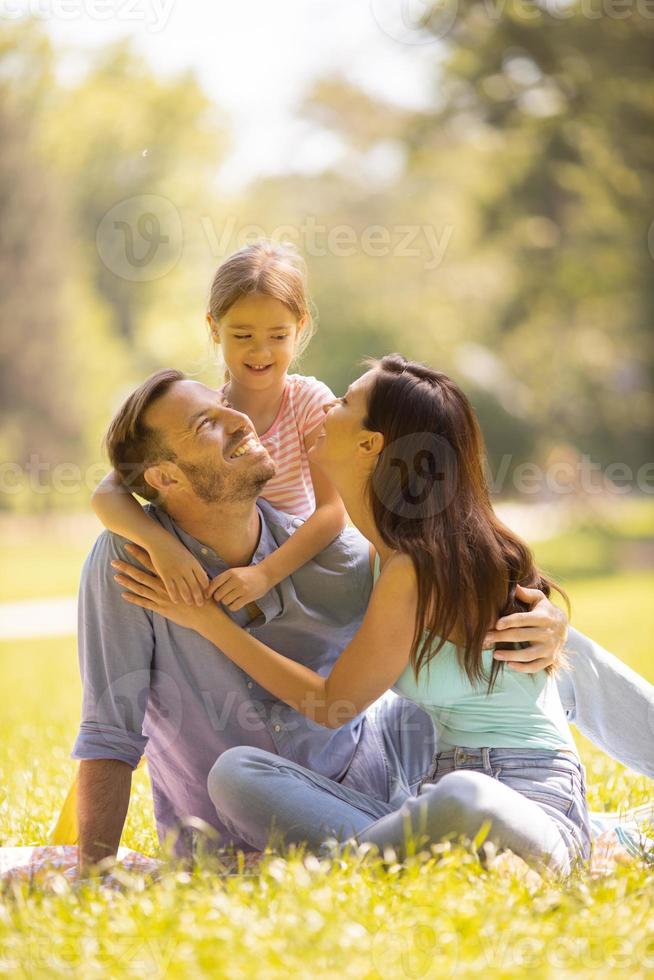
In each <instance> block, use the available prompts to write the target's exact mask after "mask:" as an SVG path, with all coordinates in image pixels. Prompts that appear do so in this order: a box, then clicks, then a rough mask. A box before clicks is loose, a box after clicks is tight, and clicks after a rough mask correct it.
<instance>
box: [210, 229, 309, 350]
mask: <svg viewBox="0 0 654 980" xmlns="http://www.w3.org/2000/svg"><path fill="white" fill-rule="evenodd" d="M253 293H260V294H261V295H263V296H270V297H272V299H277V300H279V301H280V303H284V305H285V306H288V308H289V310H291V312H292V313H293V314H294V315H295V316H296V317H297V319H298V320H301V319H303V318H304V317H306V323H305V325H304V327H303V328H302V330H301V331H300V335H299V337H298V341H297V347H296V350H295V355H294V358H293V359H294V360H297V359H298V358H299V357H301V355H302V354H303V353H304V351H305V350H306V349H307V346H308V344H309V342H310V340H311V338H312V337H313V335H314V333H315V332H316V326H315V322H314V318H313V315H312V303H311V299H310V297H309V294H308V290H307V269H306V263H305V261H304V259H303V258H302V256H301V255H300V254H299V252H298V251H297V249H296V248H295V246H294V245H292V244H290V243H289V242H280V243H277V242H271V241H267V240H265V239H263V240H261V241H257V242H253V243H252V244H251V245H245V246H244V247H243V248H240V249H239V250H238V251H237V252H234V254H233V255H230V256H229V258H228V259H225V261H224V262H223V263H222V264H221V265H219V266H218V269H217V271H216V274H215V276H214V277H213V282H212V283H211V292H210V294H209V310H208V312H209V314H210V316H211V317H212V319H213V320H214V321H215V322H216V323H218V322H219V321H220V319H221V317H223V316H224V315H225V313H227V311H228V310H229V308H230V307H231V306H233V305H234V303H236V302H237V300H239V299H242V298H243V297H244V296H250V295H251V294H253Z"/></svg>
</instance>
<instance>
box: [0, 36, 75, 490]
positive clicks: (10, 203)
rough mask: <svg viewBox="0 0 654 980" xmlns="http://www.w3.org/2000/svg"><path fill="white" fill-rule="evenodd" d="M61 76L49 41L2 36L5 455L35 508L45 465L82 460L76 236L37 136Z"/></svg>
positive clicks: (12, 480) (1, 445) (12, 477)
mask: <svg viewBox="0 0 654 980" xmlns="http://www.w3.org/2000/svg"><path fill="white" fill-rule="evenodd" d="M52 68H53V64H52V52H51V50H50V47H49V45H48V43H47V42H46V40H45V39H44V38H43V36H41V35H38V34H35V33H34V32H32V31H31V30H27V29H25V28H24V27H23V26H19V27H13V26H12V27H11V28H9V27H7V28H5V29H4V30H3V31H2V33H0V144H1V145H2V154H0V257H1V260H0V296H1V297H2V302H1V304H0V317H1V322H0V457H1V458H2V461H4V462H8V463H10V464H15V465H16V466H18V467H20V468H21V469H22V471H23V475H24V476H26V477H27V479H28V481H29V482H31V483H32V485H33V486H34V487H35V488H37V490H36V493H35V495H34V504H35V505H40V504H44V503H45V500H44V496H45V495H44V494H43V493H41V492H40V489H38V488H42V479H43V477H44V472H43V467H47V466H49V465H51V464H53V463H56V462H59V461H63V460H71V459H74V458H75V455H76V452H77V448H78V444H79V437H80V428H79V424H78V422H77V420H76V418H75V417H74V416H73V415H71V413H70V412H69V410H68V409H69V407H68V404H67V399H66V396H65V393H66V392H67V390H69V387H70V383H71V374H70V371H69V369H68V364H67V361H66V355H65V350H64V344H63V338H64V334H65V325H64V309H63V301H62V273H63V265H64V263H65V256H66V251H67V248H68V238H67V235H66V231H65V227H64V225H63V222H62V214H61V210H60V208H59V204H58V202H59V190H60V188H59V185H58V182H57V179H56V176H55V175H52V174H51V175H49V176H48V179H44V174H45V172H46V167H45V161H44V159H43V156H42V154H41V152H40V147H39V145H38V139H37V138H36V134H37V133H38V131H39V128H40V126H41V125H42V120H43V115H44V113H45V112H46V110H47V107H48V104H49V102H50V95H49V93H50V92H51V89H52V84H53V78H52ZM39 467H41V469H39ZM30 472H31V478H30ZM16 473H17V471H16V470H13V469H7V472H6V478H5V489H6V491H7V494H8V495H7V496H6V497H4V498H3V501H2V504H5V505H7V504H10V503H11V502H12V498H13V496H14V489H15V487H17V486H18V485H19V484H20V483H21V481H20V480H19V479H18V477H17V475H16ZM45 482H46V483H47V477H46V478H45ZM2 504H0V506H2Z"/></svg>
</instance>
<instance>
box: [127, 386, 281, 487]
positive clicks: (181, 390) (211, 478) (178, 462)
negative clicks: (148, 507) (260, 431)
mask: <svg viewBox="0 0 654 980" xmlns="http://www.w3.org/2000/svg"><path fill="white" fill-rule="evenodd" d="M144 422H145V424H146V425H147V426H148V427H150V428H152V429H155V430H156V431H157V432H158V433H160V435H161V439H162V441H163V443H164V444H165V446H166V448H167V449H169V450H170V451H171V452H172V453H174V455H175V458H174V460H173V461H171V462H162V463H161V464H160V466H158V467H157V469H159V470H163V471H164V472H167V473H168V474H169V475H170V476H172V477H174V478H175V480H174V482H172V483H171V484H170V491H169V494H168V493H167V492H164V496H165V497H166V496H171V499H172V495H173V494H175V495H178V494H179V492H180V491H181V492H187V491H188V490H189V488H190V489H191V490H192V492H193V493H194V494H195V495H196V496H197V497H199V498H200V499H201V500H203V501H204V502H205V503H214V502H217V501H223V502H225V503H229V502H234V501H238V500H251V499H253V498H255V497H256V496H257V494H258V493H259V491H260V490H261V489H262V487H264V486H265V484H266V483H267V482H268V480H270V479H271V477H273V476H274V475H275V464H274V463H273V461H272V459H271V458H270V456H269V455H268V452H267V450H266V449H265V448H264V446H262V445H261V443H260V442H259V440H258V438H257V434H256V431H255V429H254V426H253V425H252V423H251V422H250V419H249V418H248V417H247V415H243V414H242V413H241V412H236V411H234V409H232V408H226V407H225V406H224V405H223V404H222V401H221V396H220V394H219V393H218V392H216V391H213V390H212V389H211V388H207V386H206V385H203V384H201V383H200V382H199V381H176V382H175V383H174V384H173V385H171V387H170V388H169V389H168V391H167V392H166V393H165V395H162V397H161V398H159V399H157V401H156V402H154V404H153V405H151V406H150V407H149V408H148V410H147V411H146V413H145V418H144Z"/></svg>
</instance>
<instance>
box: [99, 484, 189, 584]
mask: <svg viewBox="0 0 654 980" xmlns="http://www.w3.org/2000/svg"><path fill="white" fill-rule="evenodd" d="M91 506H92V507H93V510H94V511H95V514H96V516H97V517H98V518H99V519H100V520H101V521H102V523H103V524H104V526H105V527H106V528H108V529H109V530H110V531H113V532H114V533H115V534H119V535H120V536H121V537H123V538H127V539H128V540H129V541H134V542H135V543H136V544H138V545H140V546H141V547H142V548H145V550H146V551H147V552H148V554H149V555H150V556H151V558H152V561H153V564H154V568H155V570H156V572H157V574H158V575H160V577H161V578H162V580H163V582H164V585H165V586H166V589H167V590H168V594H169V596H170V598H171V599H172V600H173V602H178V601H179V599H180V596H181V598H182V599H183V600H184V602H194V601H195V602H196V603H201V602H203V601H204V592H203V590H204V588H206V586H207V584H208V582H209V579H208V576H207V574H206V572H205V571H204V569H203V568H202V565H200V563H199V562H198V561H197V559H196V558H194V556H193V555H192V554H191V553H190V551H188V549H187V548H185V547H184V545H183V544H182V543H181V542H180V541H178V540H177V539H176V538H175V537H173V535H172V534H170V532H169V531H167V530H166V529H165V528H164V527H162V526H161V524H159V523H158V522H157V521H155V520H153V518H151V517H149V516H148V514H147V513H146V512H145V511H144V509H143V508H142V507H141V505H140V504H139V502H138V501H137V499H136V498H135V497H134V496H133V494H132V493H130V491H129V490H128V489H127V487H126V486H125V484H124V483H123V482H122V480H121V479H120V476H119V475H118V473H117V472H116V471H115V470H112V471H111V473H109V474H108V475H107V476H105V478H104V479H103V480H102V481H101V482H100V483H99V484H98V486H97V487H96V489H95V490H94V491H93V496H92V497H91Z"/></svg>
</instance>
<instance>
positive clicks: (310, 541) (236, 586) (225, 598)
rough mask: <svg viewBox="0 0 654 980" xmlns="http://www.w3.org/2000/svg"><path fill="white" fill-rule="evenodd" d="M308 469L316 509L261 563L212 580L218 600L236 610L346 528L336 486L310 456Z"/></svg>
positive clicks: (310, 443)
mask: <svg viewBox="0 0 654 980" xmlns="http://www.w3.org/2000/svg"><path fill="white" fill-rule="evenodd" d="M320 428H322V426H320V427H319V428H316V429H315V430H314V431H313V432H312V433H311V435H310V436H309V437H308V438H307V439H306V440H305V441H306V444H307V449H310V448H311V446H313V444H314V442H315V440H316V438H317V436H318V432H319V431H320ZM309 469H310V471H311V480H312V482H313V492H314V495H315V498H316V509H315V511H314V512H313V514H312V515H311V517H309V518H308V519H307V520H306V521H305V522H304V524H303V525H302V526H301V527H299V528H298V529H297V531H296V532H295V534H293V535H292V536H291V537H290V538H289V539H288V541H285V542H284V544H283V545H281V546H280V547H279V548H277V549H276V551H273V553H272V554H271V555H268V557H267V558H265V559H264V560H263V561H261V562H259V564H258V565H252V566H250V567H248V568H233V569H229V570H228V571H226V572H223V573H222V574H221V575H219V576H218V577H217V578H216V579H214V581H213V582H212V583H211V586H210V588H209V592H208V594H209V595H213V597H214V599H215V600H216V602H222V603H223V604H224V605H225V606H227V607H228V608H229V609H231V610H232V612H236V611H237V610H239V609H242V608H243V606H245V605H247V603H248V602H254V601H255V600H256V599H258V598H259V597H260V596H262V595H265V593H266V592H267V591H268V590H269V589H272V587H273V586H275V585H277V583H278V582H281V581H283V579H285V578H288V576H289V575H292V574H293V572H295V571H297V569H298V568H301V567H302V565H305V564H306V562H308V561H310V559H311V558H313V557H314V555H317V554H319V553H320V552H321V551H322V550H323V548H326V547H327V545H328V544H330V543H331V542H332V541H333V540H334V538H335V537H336V536H337V535H339V534H340V533H341V531H342V530H343V528H344V527H345V524H346V520H347V514H346V512H345V507H344V505H343V501H342V500H341V498H340V496H339V495H338V491H337V490H336V487H335V486H334V484H333V483H332V482H331V480H329V479H328V477H327V476H325V474H324V472H323V471H322V470H321V469H320V467H319V466H317V465H316V464H315V463H312V461H311V456H309Z"/></svg>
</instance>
